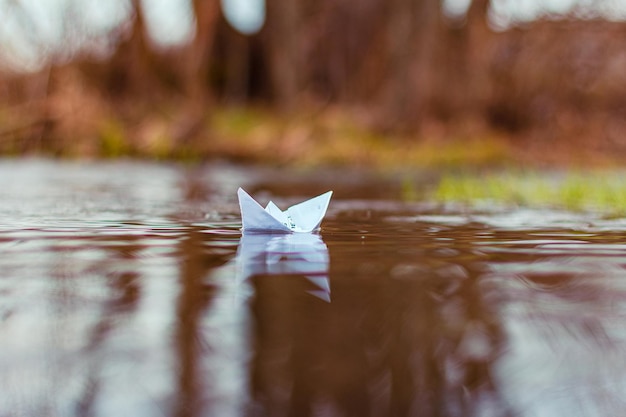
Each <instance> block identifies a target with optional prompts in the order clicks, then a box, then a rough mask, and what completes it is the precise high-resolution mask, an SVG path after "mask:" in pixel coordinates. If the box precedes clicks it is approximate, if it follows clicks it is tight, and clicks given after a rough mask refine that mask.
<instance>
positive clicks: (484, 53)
mask: <svg viewBox="0 0 626 417" xmlns="http://www.w3.org/2000/svg"><path fill="white" fill-rule="evenodd" d="M489 5H490V0H472V3H471V4H470V7H469V9H468V12H467V25H466V36H467V40H466V47H467V49H466V51H465V53H466V59H467V68H466V70H467V83H466V86H467V90H468V91H467V92H466V97H468V100H469V102H468V103H467V107H466V109H465V110H466V111H470V112H472V111H474V112H475V111H483V112H484V111H485V110H486V107H487V105H488V101H489V99H490V96H491V88H492V86H491V83H490V77H489V63H490V60H491V56H492V37H493V34H492V32H491V30H490V29H489V26H488V24H487V18H488V12H489Z"/></svg>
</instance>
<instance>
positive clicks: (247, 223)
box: [237, 188, 333, 233]
mask: <svg viewBox="0 0 626 417" xmlns="http://www.w3.org/2000/svg"><path fill="white" fill-rule="evenodd" d="M332 194H333V192H332V191H328V192H327V193H324V194H321V195H319V196H317V197H314V198H311V199H310V200H306V201H303V202H301V203H298V204H296V205H293V206H291V207H289V208H288V209H287V210H285V211H282V210H281V209H280V208H278V206H276V204H274V203H273V202H271V201H270V202H269V203H268V204H267V206H266V207H265V208H263V207H262V206H261V205H260V204H259V203H257V202H256V201H255V200H254V199H253V198H252V197H250V195H249V194H248V193H246V192H245V191H244V190H243V189H242V188H239V190H237V197H238V198H239V208H240V209H241V222H242V224H243V226H242V229H243V230H244V231H251V232H274V233H280V232H282V233H290V232H295V233H310V232H313V231H316V230H318V229H319V227H320V225H321V223H322V220H323V219H324V215H326V210H327V209H328V204H329V203H330V197H331V196H332Z"/></svg>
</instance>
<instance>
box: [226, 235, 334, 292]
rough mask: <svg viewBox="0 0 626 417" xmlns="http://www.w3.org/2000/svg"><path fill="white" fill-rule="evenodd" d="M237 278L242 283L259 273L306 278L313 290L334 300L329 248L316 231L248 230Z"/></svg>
mask: <svg viewBox="0 0 626 417" xmlns="http://www.w3.org/2000/svg"><path fill="white" fill-rule="evenodd" d="M237 265H238V269H237V278H238V282H239V283H240V284H241V283H243V282H244V281H246V280H247V279H249V278H250V277H252V276H255V275H275V276H281V275H282V276H285V278H286V279H294V278H297V277H294V276H293V275H300V276H302V277H304V278H306V279H307V280H308V281H309V282H310V283H311V284H313V288H312V289H311V290H309V291H307V292H308V293H309V294H311V295H313V296H315V297H317V298H320V299H322V300H324V301H326V302H330V283H329V280H328V267H329V258H328V248H327V247H326V244H325V243H324V241H323V240H322V237H321V236H320V235H318V234H314V233H298V234H296V233H289V234H271V233H252V234H247V233H244V234H243V236H241V241H240V242H239V247H238V248H237Z"/></svg>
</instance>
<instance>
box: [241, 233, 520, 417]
mask: <svg viewBox="0 0 626 417" xmlns="http://www.w3.org/2000/svg"><path fill="white" fill-rule="evenodd" d="M329 246H330V247H331V258H332V254H333V250H332V243H329ZM338 250H340V248H338ZM381 251H382V252H384V253H380V252H379V253H376V252H374V253H373V254H372V256H367V257H364V258H361V261H360V262H354V260H348V259H346V258H345V254H343V255H342V256H343V258H344V260H345V261H344V262H345V264H339V265H337V264H336V263H335V264H333V267H334V268H331V280H332V282H333V288H332V291H333V297H332V302H331V303H330V304H326V303H323V302H321V301H320V300H317V299H315V298H313V297H311V296H309V295H307V294H306V292H305V289H304V288H303V286H304V285H305V281H304V280H301V279H288V278H289V277H284V278H283V277H271V276H257V277H255V278H254V279H253V283H254V288H255V295H254V298H253V299H252V300H251V303H250V308H251V312H252V316H253V323H254V327H253V328H254V334H253V340H254V343H255V345H254V356H253V358H252V363H251V368H250V373H251V390H252V393H253V400H254V407H255V410H257V411H258V412H259V414H258V415H269V416H274V415H277V416H282V415H291V416H307V415H324V416H327V415H328V416H333V415H342V416H344V415H345V416H368V415H371V416H384V415H390V416H411V415H427V416H431V415H432V416H435V415H439V416H471V415H482V413H483V412H485V410H487V411H489V412H491V413H492V414H493V415H502V416H506V415H509V413H508V411H507V410H506V406H505V404H504V403H503V402H502V401H501V399H500V398H499V395H498V392H497V389H496V387H495V385H494V383H493V381H492V379H491V376H490V367H491V365H492V363H493V362H494V361H495V360H496V359H497V355H498V354H499V350H500V348H501V345H502V343H503V338H504V335H503V333H502V330H501V328H500V325H499V323H498V322H497V319H496V318H495V317H494V316H493V315H492V314H491V312H490V310H489V308H488V307H487V306H486V305H485V304H484V302H483V300H482V294H481V289H480V286H479V281H480V271H479V270H476V271H471V270H470V271H467V270H464V269H463V268H460V267H459V268H457V267H456V266H454V265H453V264H450V266H451V267H450V268H440V269H437V268H430V267H429V268H421V267H420V263H421V262H423V263H427V262H429V259H427V258H426V257H424V258H423V259H420V258H419V256H417V257H416V256H408V255H403V254H400V253H398V252H396V253H394V248H393V247H391V248H389V247H387V248H384V249H383V248H381ZM403 264H404V265H409V266H407V267H406V268H404V267H403V266H401V265H403ZM399 265H400V266H401V267H400V268H399V267H398V266H399ZM261 410H262V411H261ZM255 415H257V414H255Z"/></svg>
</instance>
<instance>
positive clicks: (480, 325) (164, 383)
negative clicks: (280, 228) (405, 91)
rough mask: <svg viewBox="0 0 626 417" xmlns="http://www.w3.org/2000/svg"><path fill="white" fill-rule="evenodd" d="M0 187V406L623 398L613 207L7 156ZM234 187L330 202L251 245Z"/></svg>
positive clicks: (421, 407) (496, 408) (498, 404)
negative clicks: (439, 201) (502, 204)
mask: <svg viewBox="0 0 626 417" xmlns="http://www.w3.org/2000/svg"><path fill="white" fill-rule="evenodd" d="M0 178H2V184H3V185H2V187H0V341H1V343H0V375H1V378H0V392H1V393H2V394H1V395H0V415H2V416H4V415H7V416H9V415H10V416H13V415H16V416H113V415H114V416H125V415H128V416H134V417H138V416H308V415H311V416H609V415H621V414H623V413H624V411H625V410H626V402H625V400H624V392H626V378H625V377H624V375H626V324H625V323H626V321H625V319H626V271H625V269H624V268H625V267H626V226H625V223H624V222H623V221H621V220H620V219H615V220H607V219H603V218H601V217H596V216H592V215H589V214H577V213H570V212H558V211H549V210H530V209H515V210H505V209H497V210H496V209H494V210H493V211H490V212H485V211H483V212H475V211H472V210H470V209H467V208H462V207H457V208H455V209H450V208H445V207H438V206H437V205H434V204H431V203H404V202H401V201H397V200H395V199H394V196H396V197H397V195H396V194H394V193H395V191H394V190H395V189H394V187H393V184H391V185H390V184H387V183H385V182H384V181H379V182H375V180H373V179H372V178H370V177H359V176H358V175H356V176H354V175H353V176H350V175H338V176H330V177H329V176H328V175H325V176H323V177H320V178H319V179H318V181H315V178H313V180H311V177H310V176H307V175H305V174H303V173H299V174H294V175H292V176H288V177H287V178H288V179H289V182H288V183H285V182H282V183H281V184H280V186H277V187H275V188H274V187H272V186H269V185H268V184H273V183H275V182H276V181H279V179H280V178H285V176H284V172H283V173H280V172H274V171H262V170H257V169H254V168H237V167H231V166H218V165H216V166H207V167H204V168H197V169H189V168H182V167H178V166H167V165H151V164H141V163H130V162H126V163H124V162H118V163H97V164H87V163H54V162H48V161H39V160H32V161H29V160H26V161H20V160H16V161H10V160H8V161H0ZM359 178H360V179H359ZM372 181H374V182H372ZM335 182H336V184H334V183H335ZM368 184H371V190H372V191H371V193H369V192H368V190H369V188H368V186H367V185H368ZM240 185H242V186H244V187H246V189H248V190H249V191H250V192H251V193H252V194H253V195H254V196H255V197H256V198H258V199H259V200H260V201H262V202H266V201H267V200H268V199H269V198H270V197H271V198H272V199H273V200H274V201H275V202H276V203H278V204H279V205H281V206H283V207H286V206H288V205H289V204H291V203H294V202H296V201H299V200H301V199H302V198H306V197H311V196H313V195H315V194H316V193H321V192H323V191H326V190H328V189H335V196H334V198H333V200H332V201H331V205H330V209H329V212H328V216H327V218H326V220H325V221H324V223H323V229H322V231H321V233H320V234H313V235H247V234H246V235H244V236H243V237H242V235H241V232H240V230H239V228H240V226H241V223H240V218H239V212H238V206H237V200H236V190H237V187H238V186H240ZM334 185H336V187H334Z"/></svg>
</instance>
